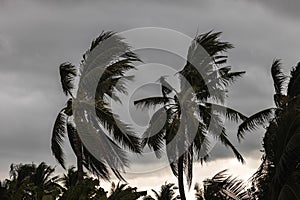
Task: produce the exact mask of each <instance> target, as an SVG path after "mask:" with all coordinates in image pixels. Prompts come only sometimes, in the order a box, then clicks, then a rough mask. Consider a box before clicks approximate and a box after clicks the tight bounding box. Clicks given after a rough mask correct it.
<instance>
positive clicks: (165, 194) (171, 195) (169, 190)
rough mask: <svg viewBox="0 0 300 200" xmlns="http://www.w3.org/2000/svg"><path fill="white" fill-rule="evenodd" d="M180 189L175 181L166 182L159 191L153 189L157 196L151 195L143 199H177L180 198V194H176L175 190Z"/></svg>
mask: <svg viewBox="0 0 300 200" xmlns="http://www.w3.org/2000/svg"><path fill="white" fill-rule="evenodd" d="M176 189H178V188H177V187H175V184H174V183H165V184H164V185H162V186H161V189H160V191H159V192H157V191H155V190H152V192H153V193H154V195H155V198H153V197H151V196H150V195H148V196H146V197H144V198H143V200H176V199H180V197H179V196H176V194H175V191H174V190H176Z"/></svg>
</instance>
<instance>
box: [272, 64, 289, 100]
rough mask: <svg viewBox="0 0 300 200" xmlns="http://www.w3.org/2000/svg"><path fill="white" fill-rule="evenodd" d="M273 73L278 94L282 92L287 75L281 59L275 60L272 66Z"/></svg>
mask: <svg viewBox="0 0 300 200" xmlns="http://www.w3.org/2000/svg"><path fill="white" fill-rule="evenodd" d="M271 74H272V78H273V82H274V88H275V92H276V94H282V93H283V88H284V85H283V84H284V82H285V80H286V78H287V77H286V76H285V75H284V74H283V73H282V69H281V63H280V60H279V59H276V60H274V61H273V64H272V67H271Z"/></svg>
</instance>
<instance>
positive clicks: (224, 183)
mask: <svg viewBox="0 0 300 200" xmlns="http://www.w3.org/2000/svg"><path fill="white" fill-rule="evenodd" d="M226 171H227V170H223V171H221V172H219V173H217V174H216V175H214V177H212V178H211V179H206V180H204V181H203V186H204V187H203V189H201V188H200V187H199V184H196V185H195V190H196V200H205V199H209V200H233V199H234V200H246V199H247V200H249V199H250V197H249V195H248V191H247V190H246V189H245V188H246V186H245V184H244V183H243V181H241V180H238V179H237V178H232V177H231V176H228V175H226V174H225V172H226Z"/></svg>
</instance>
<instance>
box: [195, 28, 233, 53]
mask: <svg viewBox="0 0 300 200" xmlns="http://www.w3.org/2000/svg"><path fill="white" fill-rule="evenodd" d="M221 34H222V32H215V33H213V32H212V31H210V32H207V33H205V34H201V35H199V36H197V37H196V41H197V43H199V44H200V45H201V46H202V47H203V48H204V49H205V50H206V51H207V53H208V54H209V55H210V56H215V55H217V54H218V53H222V52H226V51H227V50H229V49H232V48H233V45H232V44H230V43H228V42H222V41H220V39H219V38H220V36H221Z"/></svg>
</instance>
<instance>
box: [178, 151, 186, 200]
mask: <svg viewBox="0 0 300 200" xmlns="http://www.w3.org/2000/svg"><path fill="white" fill-rule="evenodd" d="M177 162H178V188H179V194H180V199H181V200H186V197H185V192H184V180H183V171H184V169H183V155H182V156H180V157H179V159H178V161H177Z"/></svg>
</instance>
